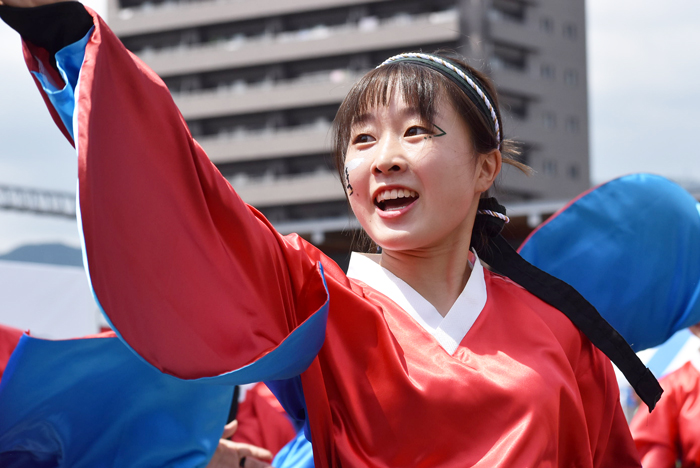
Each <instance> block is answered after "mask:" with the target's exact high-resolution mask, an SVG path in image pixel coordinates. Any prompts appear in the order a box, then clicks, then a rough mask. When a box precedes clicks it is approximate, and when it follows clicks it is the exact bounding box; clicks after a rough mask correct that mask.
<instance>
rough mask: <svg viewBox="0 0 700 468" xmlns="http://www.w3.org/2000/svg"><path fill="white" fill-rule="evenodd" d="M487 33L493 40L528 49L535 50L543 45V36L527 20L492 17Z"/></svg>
mask: <svg viewBox="0 0 700 468" xmlns="http://www.w3.org/2000/svg"><path fill="white" fill-rule="evenodd" d="M489 35H490V39H491V40H492V41H494V42H502V43H505V44H516V45H518V47H523V48H525V49H528V50H530V51H536V50H538V49H540V48H542V46H543V45H544V41H545V39H546V38H545V37H544V35H543V34H542V33H541V32H540V31H539V30H538V29H535V28H533V27H532V25H531V24H530V23H527V22H522V23H521V22H516V21H511V20H508V19H503V18H498V19H494V18H492V19H491V21H489Z"/></svg>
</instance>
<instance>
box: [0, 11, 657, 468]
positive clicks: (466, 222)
mask: <svg viewBox="0 0 700 468" xmlns="http://www.w3.org/2000/svg"><path fill="white" fill-rule="evenodd" d="M13 1H16V0H13ZM66 5H67V6H66ZM77 5H78V4H75V3H70V4H61V5H53V6H50V7H51V11H48V12H47V11H46V10H42V9H41V8H39V9H36V10H33V9H28V10H27V11H26V12H20V13H18V12H17V11H16V9H13V11H12V12H8V10H6V9H0V15H2V16H3V18H4V19H6V20H8V19H10V17H12V18H13V19H12V20H11V22H12V24H13V25H14V27H16V28H17V29H18V30H19V31H20V32H21V33H22V35H23V37H24V38H25V41H26V42H25V56H26V58H27V63H28V66H29V68H30V70H31V71H32V73H33V75H34V77H35V79H36V81H37V84H38V85H39V88H40V90H41V92H42V93H43V96H44V98H45V100H46V102H47V105H48V107H49V110H50V111H51V113H52V115H53V117H54V120H55V121H56V123H57V125H58V126H59V128H61V130H62V131H63V132H64V134H65V135H66V136H67V137H68V138H70V139H71V140H72V141H73V142H75V146H76V150H77V153H78V158H79V171H78V172H79V202H80V213H81V216H80V222H81V224H82V226H81V227H82V230H81V233H82V234H83V236H84V239H83V241H84V249H85V259H86V261H87V268H88V271H89V277H90V281H91V284H92V288H93V290H94V292H95V296H96V298H97V300H98V302H99V304H100V306H101V308H102V310H103V312H104V313H105V314H106V316H107V317H108V320H109V321H110V323H111V324H112V325H113V327H114V328H115V330H117V331H118V335H119V337H120V338H121V339H122V340H124V342H125V343H126V344H127V345H128V346H129V347H130V348H131V349H132V350H133V351H135V353H137V354H138V355H139V356H141V357H142V358H143V360H145V361H146V362H148V363H149V364H150V365H151V366H153V367H154V368H155V369H157V370H158V371H159V372H163V373H167V374H170V375H174V376H176V377H178V378H181V379H186V380H194V381H204V382H208V383H209V382H213V383H218V384H221V385H235V384H244V383H249V382H254V381H260V380H264V381H268V382H269V383H268V385H269V386H270V388H271V389H272V390H273V392H274V393H275V394H276V396H277V397H278V399H279V401H280V402H281V403H282V404H283V405H284V407H285V409H286V410H287V412H288V413H289V414H290V415H291V416H292V417H293V418H294V419H297V420H298V422H299V424H300V425H304V427H305V431H304V434H306V436H307V438H309V439H310V440H311V441H312V444H313V451H314V462H315V464H316V466H318V467H331V466H367V467H401V466H406V467H435V466H440V467H462V466H482V467H526V466H578V467H600V466H618V467H620V466H622V467H631V466H639V462H638V460H637V455H636V452H635V448H634V445H633V443H632V440H631V438H630V435H629V431H628V429H627V424H626V422H625V419H624V415H623V414H622V410H621V408H620V405H619V394H618V390H617V385H616V383H615V376H614V373H613V370H612V366H611V364H610V362H609V361H608V360H607V358H606V357H605V356H604V355H603V353H602V352H601V351H599V350H598V349H597V348H596V347H595V346H594V344H593V343H592V342H591V341H590V340H589V339H588V338H587V337H586V336H585V335H584V334H582V333H581V332H580V331H579V329H578V328H577V327H576V326H575V325H574V323H572V321H571V320H569V318H568V317H567V315H564V314H562V313H561V312H560V311H559V310H557V308H555V307H554V306H553V305H552V304H557V306H559V304H561V303H562V301H557V300H556V299H557V297H555V298H554V300H552V301H548V302H549V303H548V302H545V301H543V300H541V299H540V298H539V297H548V296H546V294H544V295H543V294H540V293H541V292H540V293H538V292H537V291H535V292H534V295H533V293H530V292H528V291H527V290H526V289H524V288H523V287H520V286H519V285H517V284H516V283H515V282H514V280H516V281H519V279H517V278H521V279H522V274H521V275H520V277H519V276H517V275H516V273H518V272H521V273H522V271H525V272H528V271H529V270H528V267H527V264H525V263H524V261H523V260H522V259H521V258H520V257H517V256H516V257H507V256H506V255H507V254H508V253H509V252H510V251H511V250H512V249H510V247H509V246H508V245H507V244H504V243H498V242H500V241H498V239H499V237H498V232H499V230H500V227H502V225H503V222H504V221H505V220H507V217H506V216H505V213H504V212H502V211H503V209H502V207H500V205H498V204H497V203H495V201H494V200H489V199H485V200H482V195H483V194H484V193H486V192H487V191H488V190H489V189H490V187H491V186H492V184H493V181H494V179H495V177H496V175H497V174H498V172H499V171H500V168H501V164H502V162H503V160H504V155H505V159H506V160H508V161H509V160H510V154H511V153H510V146H509V143H508V142H505V141H504V140H503V129H502V123H501V119H500V114H499V111H498V102H497V100H496V95H495V92H494V90H493V88H492V86H491V85H490V84H488V81H487V80H486V79H485V78H484V77H483V76H482V75H481V74H479V73H477V72H476V71H475V70H473V69H471V68H469V67H467V66H466V65H465V64H464V63H463V62H460V61H457V60H451V59H448V58H445V57H442V56H438V55H427V54H417V53H409V54H402V55H400V56H397V57H393V58H391V59H389V60H388V61H387V62H385V63H384V64H383V65H382V66H380V67H379V68H378V69H377V70H375V71H373V72H370V73H369V74H368V75H367V76H366V77H365V78H363V79H362V80H361V81H360V82H359V83H358V84H357V85H356V86H355V87H354V88H353V90H352V91H351V92H350V94H349V95H348V97H347V98H346V100H345V102H344V104H343V105H342V106H341V110H340V112H339V114H338V117H337V119H336V122H335V129H336V144H335V153H336V156H337V157H338V159H339V171H340V172H339V173H340V175H341V180H342V182H343V184H344V186H345V187H346V188H347V193H348V198H349V201H350V204H351V206H352V208H353V210H354V211H355V213H356V215H357V217H358V219H359V220H360V222H361V224H362V226H363V227H364V229H365V230H366V231H367V233H368V234H369V235H370V236H371V237H372V239H373V240H374V241H375V242H376V243H377V244H379V245H380V246H382V248H383V250H382V253H381V254H380V255H378V256H365V255H360V254H353V258H352V260H351V264H350V268H349V271H348V273H347V275H346V274H344V273H343V272H342V271H341V269H340V268H338V266H337V265H336V264H335V263H333V261H332V260H330V259H329V258H327V257H326V256H325V255H323V254H322V253H321V252H320V251H318V249H316V248H315V247H314V246H312V245H310V244H309V243H307V242H305V241H304V240H303V239H301V238H300V237H298V236H295V235H290V236H282V235H280V234H279V233H278V232H276V231H275V229H274V228H273V227H272V225H271V224H270V223H269V222H268V221H267V220H266V219H265V218H264V217H263V216H262V215H261V214H260V213H259V212H258V211H256V210H255V209H253V208H251V207H249V206H247V205H246V204H245V203H243V202H242V201H241V199H240V198H239V197H238V195H237V194H236V193H235V192H234V191H233V189H232V188H231V186H230V185H229V184H228V183H227V181H226V180H225V179H224V178H223V177H222V176H221V174H219V172H218V171H217V170H216V168H215V167H214V166H213V165H212V164H211V162H210V161H209V159H208V158H207V156H206V154H204V152H203V151H202V149H201V147H200V146H199V145H198V144H197V143H196V142H195V141H194V140H193V139H192V136H191V134H190V133H189V131H188V129H187V126H186V125H185V124H184V121H183V120H182V117H181V115H180V114H179V112H178V110H177V108H176V107H175V105H174V103H173V101H172V98H171V96H170V93H169V92H168V90H167V88H166V87H165V85H164V84H163V82H162V81H161V80H160V79H159V78H158V76H156V75H155V73H153V72H152V71H151V70H150V69H148V68H147V67H146V66H145V65H144V64H143V63H142V62H140V61H139V60H138V59H135V58H134V57H133V56H132V55H131V54H130V53H129V52H128V51H127V50H126V49H125V48H124V47H123V45H122V44H121V43H120V42H119V40H118V39H117V38H116V37H115V36H114V34H113V33H112V32H111V31H110V30H109V28H108V27H107V26H106V25H105V24H104V22H103V21H102V20H101V19H100V18H99V16H98V15H96V14H95V13H94V12H92V11H91V10H84V9H82V7H79V6H77ZM42 8H44V7H42ZM69 9H70V10H71V11H70V12H69V13H66V12H67V11H68V10H69ZM37 11H38V13H37ZM13 15H15V16H13ZM32 15H35V16H32ZM18 18H19V19H18ZM32 18H33V19H32ZM76 18H78V19H80V21H78V22H77V23H76ZM42 22H44V23H48V24H49V25H50V26H51V28H52V30H53V31H58V33H56V35H55V36H52V37H47V36H49V35H47V34H46V31H47V30H48V28H46V27H41V24H42ZM86 23H87V24H86ZM28 24H29V26H27V25H28ZM68 33H70V34H68ZM66 37H77V39H74V40H73V41H72V42H71V41H68V42H66V41H65V38H66ZM499 210H500V211H501V212H499ZM475 226H476V227H475ZM483 236H486V237H488V239H487V240H488V245H487V242H485V241H483V239H482V240H481V241H479V239H481V238H482V237H483ZM475 239H476V240H475ZM493 239H496V241H495V242H496V243H495V244H493V243H491V242H492V240H493ZM500 239H502V238H500ZM503 242H505V241H503ZM494 246H495V247H494ZM474 247H477V248H476V249H474ZM489 247H491V249H489ZM509 249H510V250H509ZM500 254H502V255H500ZM483 255H485V256H487V257H486V258H487V259H488V262H489V263H490V264H491V265H492V266H494V267H496V268H497V269H503V270H504V271H513V275H512V278H507V277H505V276H502V275H499V274H497V273H493V272H491V271H489V270H487V269H486V268H484V267H483V266H482V264H481V262H480V260H479V256H483ZM504 259H506V260H507V261H505V260H504ZM510 261H512V262H514V263H513V265H515V267H516V268H515V269H511V270H508V265H509V263H508V262H510ZM534 278H536V279H538V280H542V278H543V277H542V276H536V277H534ZM544 278H545V280H546V281H545V282H546V284H551V285H554V286H557V285H558V283H556V281H554V280H552V279H550V278H548V277H544ZM526 279H527V278H526ZM572 294H573V293H571V292H570V291H568V290H567V294H564V295H562V297H565V298H570V297H572ZM573 297H577V296H575V294H574V295H573ZM567 304H568V303H566V301H564V305H567ZM564 312H565V313H566V311H564ZM578 316H579V317H580V316H581V315H578ZM584 318H585V319H586V320H588V321H586V320H584V322H585V323H592V324H594V325H595V326H594V327H593V328H594V329H595V330H601V329H602V330H604V333H602V334H601V333H598V334H595V333H593V334H592V335H591V337H592V339H593V340H594V341H595V344H599V343H602V344H603V345H606V346H607V344H609V341H610V337H614V336H615V335H614V333H613V332H614V330H613V331H610V330H609V329H607V328H605V326H604V325H605V324H604V323H602V322H599V321H596V319H595V317H591V316H584ZM598 319H599V317H598ZM572 320H574V319H572ZM575 323H577V324H578V323H580V322H575ZM584 332H587V329H584ZM601 336H603V338H601ZM623 343H624V342H623ZM623 348H624V347H618V348H613V350H614V351H615V352H614V353H611V354H612V355H614V356H616V357H618V358H619V357H620V356H621V357H622V358H624V359H622V360H623V361H625V360H626V359H629V356H630V354H625V353H631V350H629V349H628V348H624V349H623ZM605 349H608V350H609V349H610V348H605ZM606 352H607V351H606ZM631 356H632V359H633V358H634V355H633V354H631ZM626 363H628V362H627V361H625V362H623V364H626ZM632 367H633V368H634V366H632ZM635 377H639V376H636V375H635ZM643 377H644V376H642V377H640V378H638V379H636V380H638V381H640V382H645V383H648V381H646V380H644V378H643ZM652 387H653V386H652ZM642 397H643V398H646V399H647V400H648V401H649V402H650V405H651V406H653V404H654V402H655V399H654V398H658V395H656V394H653V395H652V396H651V397H649V395H648V394H643V396H642ZM152 404H153V405H158V404H159V402H158V401H157V399H156V400H154V401H153V403H152ZM183 404H186V402H185V403H183ZM52 418H53V415H52V416H51V417H47V418H46V421H48V422H46V423H45V425H38V426H37V427H39V429H38V430H41V431H43V433H46V432H47V431H49V432H50V429H46V428H47V427H49V428H50V427H51V421H52V420H53V419H52ZM60 419H61V420H63V421H66V420H68V424H70V418H66V417H65V416H63V417H61V418H60ZM30 429H31V428H30ZM87 432H89V433H90V434H94V433H95V432H98V431H95V430H93V429H91V428H86V427H74V428H72V430H71V431H70V433H71V434H72V437H74V438H75V439H73V440H77V439H78V438H79V436H80V434H84V433H87ZM22 435H23V437H26V438H27V439H28V441H27V440H24V441H20V442H22V443H21V444H19V445H17V446H14V447H3V446H2V444H1V443H0V453H2V451H3V450H5V451H9V450H15V451H17V450H19V449H18V448H17V447H28V446H31V443H29V442H30V441H31V436H32V431H31V430H29V429H28V430H26V431H25V432H22ZM56 438H57V439H60V436H59V435H57V436H56ZM0 442H2V440H1V439H0ZM110 443H111V445H110ZM114 444H116V442H115V441H104V445H102V446H103V447H107V446H109V447H112V446H114ZM58 445H60V446H61V447H63V448H64V449H65V450H71V449H72V450H73V451H75V452H78V453H76V454H75V455H74V456H76V457H78V458H80V457H83V460H84V457H88V456H94V454H91V453H82V452H80V451H77V450H76V449H75V448H74V447H75V444H74V443H73V444H72V443H71V441H67V440H61V443H60V444H58ZM207 447H208V448H203V449H202V453H203V454H205V455H206V456H208V457H211V455H212V453H213V450H214V449H213V447H214V445H212V444H210V445H208V446H207ZM113 448H114V450H118V447H113ZM24 450H26V449H24ZM153 452H154V453H144V455H143V457H144V460H146V459H148V460H149V463H151V464H153V465H158V466H166V465H170V464H172V463H173V460H175V459H176V458H174V457H176V456H177V454H172V453H168V454H163V453H160V452H158V451H157V450H153ZM156 452H158V453H156ZM166 455H167V457H166ZM153 457H160V458H158V459H157V461H155V462H154V461H153V460H154V458H153ZM168 457H170V458H168ZM248 463H249V461H244V462H243V464H244V465H246V466H248ZM86 465H89V463H88V462H86Z"/></svg>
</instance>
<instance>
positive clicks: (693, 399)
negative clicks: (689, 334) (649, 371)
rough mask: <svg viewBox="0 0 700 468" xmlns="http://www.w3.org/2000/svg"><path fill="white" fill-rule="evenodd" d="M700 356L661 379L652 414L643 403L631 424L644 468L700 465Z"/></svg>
mask: <svg viewBox="0 0 700 468" xmlns="http://www.w3.org/2000/svg"><path fill="white" fill-rule="evenodd" d="M698 366H700V356H695V358H694V359H693V360H692V361H690V362H686V363H685V364H684V365H683V366H682V367H681V368H680V369H677V370H676V371H674V372H672V373H670V374H669V375H667V376H666V377H664V378H663V379H661V385H662V387H663V389H664V395H663V396H662V397H661V400H659V402H658V403H657V405H656V408H655V409H654V411H653V412H652V413H651V414H650V413H649V411H647V408H646V406H645V405H644V403H642V405H641V407H640V408H639V410H638V411H637V414H635V416H634V418H633V419H632V423H631V424H630V429H631V430H632V436H633V437H634V441H635V443H636V444H637V449H639V454H640V456H641V457H642V463H643V465H644V467H645V468H673V467H675V466H677V465H676V461H677V460H680V461H681V465H680V466H681V467H683V468H697V467H700V371H699V370H698Z"/></svg>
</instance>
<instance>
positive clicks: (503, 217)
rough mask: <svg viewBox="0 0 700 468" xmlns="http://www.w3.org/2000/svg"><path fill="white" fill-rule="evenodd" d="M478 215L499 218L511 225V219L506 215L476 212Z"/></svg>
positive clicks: (484, 211) (483, 211)
mask: <svg viewBox="0 0 700 468" xmlns="http://www.w3.org/2000/svg"><path fill="white" fill-rule="evenodd" d="M476 214H481V215H489V216H493V217H494V218H499V219H502V220H503V221H505V222H506V224H508V223H510V218H509V217H508V216H506V215H504V214H501V213H499V212H497V211H491V210H479V211H477V212H476Z"/></svg>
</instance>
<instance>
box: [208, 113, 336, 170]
mask: <svg viewBox="0 0 700 468" xmlns="http://www.w3.org/2000/svg"><path fill="white" fill-rule="evenodd" d="M329 130H330V124H329V123H323V122H321V123H319V124H317V125H310V126H304V127H297V128H291V129H284V130H274V131H272V130H270V131H263V132H234V133H232V134H223V135H217V136H213V137H203V138H198V139H197V141H198V142H199V144H200V145H202V148H204V151H206V153H207V155H208V156H209V159H211V161H212V162H213V163H214V164H225V163H231V162H237V161H250V160H256V159H274V158H280V157H287V156H290V157H291V156H302V155H308V154H323V153H328V152H329V151H330V144H329Z"/></svg>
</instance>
